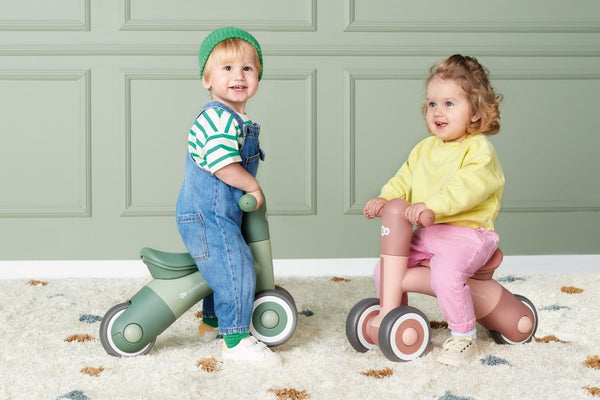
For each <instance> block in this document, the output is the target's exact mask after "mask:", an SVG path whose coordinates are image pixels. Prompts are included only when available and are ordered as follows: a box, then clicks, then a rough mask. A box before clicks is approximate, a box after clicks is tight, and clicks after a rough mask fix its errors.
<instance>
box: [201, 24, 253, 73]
mask: <svg viewBox="0 0 600 400" xmlns="http://www.w3.org/2000/svg"><path fill="white" fill-rule="evenodd" d="M233 38H238V39H242V40H245V41H246V42H248V43H250V44H251V45H252V46H254V48H255V49H256V52H257V53H258V59H259V61H260V66H261V71H260V74H259V75H258V80H260V79H261V78H262V66H263V59H262V51H261V50H260V45H259V44H258V41H257V40H256V39H255V38H254V36H252V35H251V34H249V33H248V32H246V31H245V30H243V29H240V28H236V27H234V26H228V27H225V28H219V29H217V30H215V31H213V32H211V33H210V34H209V35H208V36H207V37H206V39H204V41H203V42H202V44H201V45H200V52H199V54H198V61H199V62H200V78H202V72H204V66H205V65H206V60H208V56H210V53H211V52H212V51H213V49H214V48H215V46H217V45H218V44H219V43H221V42H222V41H224V40H227V39H233Z"/></svg>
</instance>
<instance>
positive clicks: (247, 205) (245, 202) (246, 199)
mask: <svg viewBox="0 0 600 400" xmlns="http://www.w3.org/2000/svg"><path fill="white" fill-rule="evenodd" d="M238 205H239V206H240V208H241V209H242V211H244V212H251V211H254V209H255V208H256V197H254V196H252V195H251V194H245V195H243V196H242V197H241V198H240V201H239V202H238Z"/></svg>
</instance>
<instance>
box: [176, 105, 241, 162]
mask: <svg viewBox="0 0 600 400" xmlns="http://www.w3.org/2000/svg"><path fill="white" fill-rule="evenodd" d="M239 116H240V117H241V118H242V120H243V121H244V123H252V122H251V121H250V120H249V119H248V117H247V116H246V115H245V114H239ZM241 133H242V130H241V127H240V126H239V125H238V122H237V120H236V119H235V117H234V116H233V115H231V114H230V113H229V112H227V111H225V110H222V109H220V108H216V107H215V108H209V109H207V110H206V111H204V112H203V113H202V114H200V115H199V116H198V118H197V119H196V121H194V124H193V125H192V128H191V129H190V133H189V135H188V151H189V153H190V156H191V157H192V160H194V162H195V163H196V164H197V165H198V166H199V167H200V168H202V169H204V170H206V171H209V172H210V173H214V172H216V171H218V170H219V169H221V168H223V167H224V166H226V165H229V164H231V163H234V162H241V161H242V158H241V157H240V151H239V149H240V146H241V143H242V136H241Z"/></svg>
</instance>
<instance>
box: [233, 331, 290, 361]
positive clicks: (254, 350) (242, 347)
mask: <svg viewBox="0 0 600 400" xmlns="http://www.w3.org/2000/svg"><path fill="white" fill-rule="evenodd" d="M222 355H223V361H224V362H240V361H241V362H252V363H255V364H256V366H258V367H274V366H277V365H279V364H280V361H279V356H278V355H277V354H275V353H273V352H272V351H271V349H269V348H268V347H267V345H266V344H264V343H263V342H259V341H258V340H256V338H255V337H253V336H248V337H245V338H244V339H242V341H241V342H240V343H239V344H238V345H237V346H235V347H232V348H228V347H227V345H226V344H225V342H223V349H222Z"/></svg>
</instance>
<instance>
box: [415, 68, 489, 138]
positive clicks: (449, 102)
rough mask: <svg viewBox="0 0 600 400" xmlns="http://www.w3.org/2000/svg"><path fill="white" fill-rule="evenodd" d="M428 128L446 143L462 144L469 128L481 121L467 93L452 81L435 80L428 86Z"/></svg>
mask: <svg viewBox="0 0 600 400" xmlns="http://www.w3.org/2000/svg"><path fill="white" fill-rule="evenodd" d="M426 106H427V113H426V114H425V120H426V121H427V128H428V129H429V131H430V132H431V133H432V134H434V135H435V136H437V137H439V138H440V139H442V140H443V141H445V142H462V141H463V140H464V139H465V138H466V137H467V135H468V132H467V128H468V126H469V125H470V124H471V123H472V122H475V121H477V120H478V119H479V116H478V115H475V114H474V113H473V111H472V110H471V104H470V102H469V99H468V97H467V93H466V92H465V91H464V90H463V89H462V88H461V87H460V85H459V84H458V83H457V82H456V81H454V80H452V79H442V78H440V77H435V78H433V79H432V80H431V81H430V82H429V84H428V85H427V103H426Z"/></svg>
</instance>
